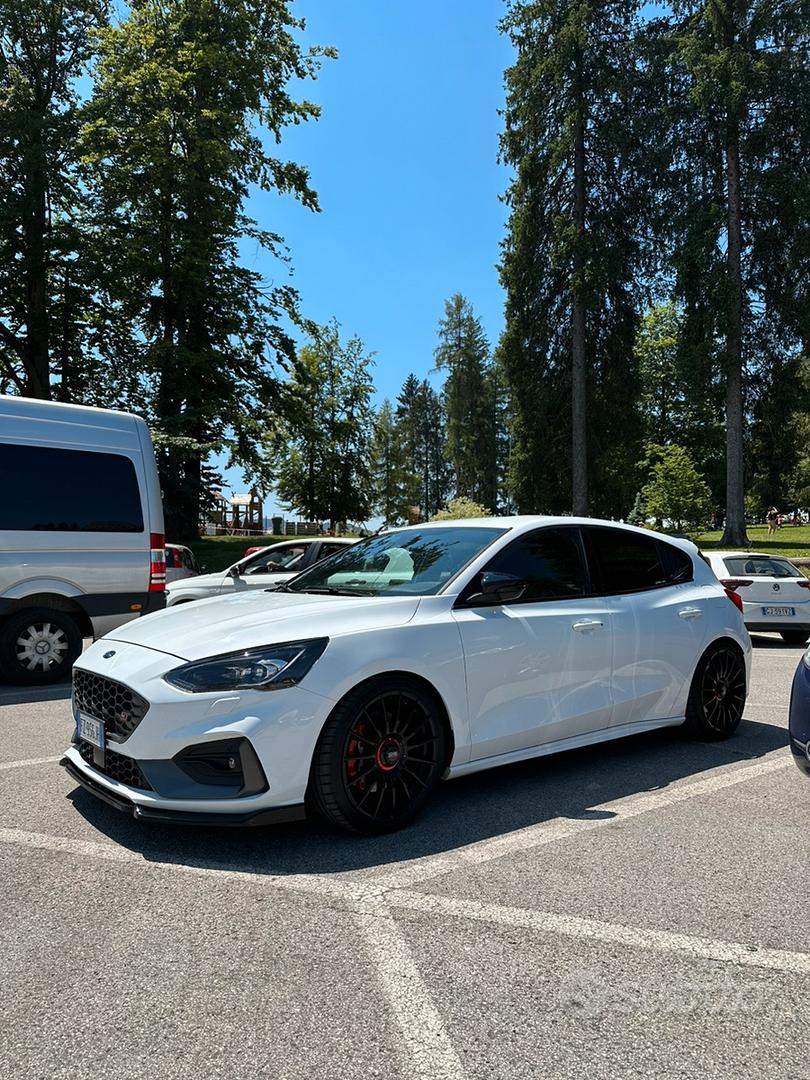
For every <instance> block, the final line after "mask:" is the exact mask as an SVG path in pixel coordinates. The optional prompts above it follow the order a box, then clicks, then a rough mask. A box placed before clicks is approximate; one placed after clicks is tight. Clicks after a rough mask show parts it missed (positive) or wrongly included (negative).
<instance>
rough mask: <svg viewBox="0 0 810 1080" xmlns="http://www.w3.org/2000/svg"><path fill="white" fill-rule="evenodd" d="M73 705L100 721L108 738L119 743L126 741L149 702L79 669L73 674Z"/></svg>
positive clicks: (125, 688) (132, 691)
mask: <svg viewBox="0 0 810 1080" xmlns="http://www.w3.org/2000/svg"><path fill="white" fill-rule="evenodd" d="M73 702H74V704H75V706H76V707H77V708H78V709H80V710H81V711H82V712H84V713H87V715H88V716H92V717H94V718H95V719H96V720H101V721H102V723H103V724H104V728H105V730H106V732H107V735H108V736H110V737H111V738H113V739H117V740H118V741H119V742H123V741H124V740H125V739H128V738H129V736H130V735H131V734H132V732H133V731H134V730H135V728H136V727H137V726H138V724H140V722H141V720H143V718H144V716H146V713H147V712H148V710H149V702H148V701H146V700H145V699H144V698H142V697H141V696H140V694H136V693H135V691H134V690H130V689H129V687H128V686H123V685H122V684H121V683H118V682H115V681H114V680H113V679H105V678H104V677H103V676H102V675H94V674H93V673H92V672H90V671H82V670H81V669H80V668H77V669H76V670H74V672H73Z"/></svg>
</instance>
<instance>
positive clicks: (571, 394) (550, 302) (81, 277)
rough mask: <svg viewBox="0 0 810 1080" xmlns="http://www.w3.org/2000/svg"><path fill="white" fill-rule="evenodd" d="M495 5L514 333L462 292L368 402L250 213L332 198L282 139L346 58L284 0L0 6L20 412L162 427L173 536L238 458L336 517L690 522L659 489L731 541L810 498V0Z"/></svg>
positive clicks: (6, 265)
mask: <svg viewBox="0 0 810 1080" xmlns="http://www.w3.org/2000/svg"><path fill="white" fill-rule="evenodd" d="M505 11H506V14H505V17H504V19H503V21H502V24H501V31H502V32H503V33H505V34H507V35H509V37H510V39H511V41H512V43H513V45H514V49H515V60H514V63H513V64H512V65H511V66H510V67H509V68H508V69H507V71H506V72H505V87H506V107H505V111H504V116H503V131H502V136H501V156H502V160H503V161H504V162H505V163H506V164H508V165H509V166H511V168H512V170H513V173H512V180H511V183H510V185H509V188H508V191H507V192H506V202H507V205H508V208H509V223H508V229H507V234H506V237H505V239H504V242H503V245H502V251H501V258H500V264H499V266H500V274H501V281H502V285H503V287H504V290H505V293H506V307H505V329H504V332H503V335H502V337H501V339H500V341H498V342H497V343H495V344H494V347H493V348H490V345H489V343H488V342H487V340H486V336H485V334H484V332H483V329H482V327H481V325H480V323H479V321H478V320H477V319H476V317H475V314H474V312H473V310H472V307H471V305H470V303H469V302H468V301H466V300H465V299H464V298H463V297H461V296H455V297H453V298H452V299H450V300H449V301H448V302H447V305H446V311H445V316H444V318H443V319H442V320H441V323H440V326H439V335H438V342H437V347H436V351H435V356H434V369H435V371H434V374H433V375H432V376H431V379H429V380H424V379H422V380H420V379H418V378H416V377H415V376H410V377H409V378H408V379H407V380H406V382H405V384H404V386H403V387H402V391H401V393H400V394H399V396H398V398H397V400H396V401H393V402H386V403H384V404H383V405H382V407H381V408H380V409H378V410H375V409H374V408H373V405H372V398H373V385H372V381H371V374H370V372H371V368H372V365H373V358H372V357H371V356H370V355H369V354H368V353H367V352H366V350H365V347H364V345H363V343H362V342H361V341H360V340H359V339H358V338H356V337H355V338H352V339H350V340H348V341H343V340H342V339H341V335H340V329H339V326H338V324H337V323H336V322H333V323H331V324H329V325H328V326H323V327H322V326H314V325H313V324H311V323H310V322H308V321H307V320H306V319H305V318H304V316H303V315H302V313H301V308H302V306H303V305H302V304H301V302H300V298H299V297H298V295H297V293H296V291H295V289H294V288H293V287H292V285H291V283H290V280H289V277H288V274H287V267H286V265H285V263H286V260H287V259H288V257H289V255H288V252H287V249H286V247H285V245H284V241H283V238H282V237H281V236H280V235H279V234H278V233H277V232H276V231H274V230H273V229H272V228H267V227H263V226H260V225H259V224H258V223H257V222H256V221H255V220H253V219H252V218H251V217H250V216H249V215H248V213H247V212H246V204H247V198H248V195H249V194H250V193H253V192H255V191H257V190H260V191H264V192H266V193H268V195H267V203H266V206H267V207H268V210H267V217H268V219H269V218H271V217H272V210H271V209H270V208H271V206H272V201H271V200H272V197H274V196H275V195H276V194H281V195H290V196H292V197H293V198H295V199H297V200H298V201H300V202H301V203H302V204H303V205H304V206H306V207H308V208H309V209H311V210H312V211H317V210H318V200H317V195H316V193H315V191H314V190H313V187H312V184H311V182H310V177H309V175H308V173H307V170H306V168H304V167H303V166H302V165H300V164H297V163H295V162H291V161H288V160H286V159H285V157H284V156H283V155H281V153H280V151H279V150H278V144H279V143H280V142H281V141H282V137H283V133H284V130H285V128H286V127H287V126H288V125H290V124H297V123H300V122H302V121H306V120H309V119H313V118H316V117H317V115H318V111H319V110H318V107H317V106H315V105H313V104H312V103H310V102H308V101H307V100H305V99H299V97H298V96H297V93H296V94H293V91H292V88H293V87H294V88H296V90H297V91H300V88H301V86H302V85H303V84H304V83H305V81H306V80H310V79H313V78H315V77H316V75H317V71H318V67H319V64H320V63H321V62H322V60H323V58H324V57H332V56H334V51H333V50H331V49H329V48H312V49H304V48H303V47H302V46H301V44H300V30H301V28H302V23H301V21H300V20H299V19H297V18H296V17H294V16H293V14H292V3H291V2H290V0H251V2H250V3H248V2H246V0H229V3H228V4H227V5H223V4H222V3H221V2H219V0H168V2H166V0H133V2H132V3H130V5H129V6H128V7H127V8H125V9H124V11H123V14H122V15H121V16H120V17H119V16H118V15H117V14H115V13H114V9H113V8H112V7H108V6H107V3H106V2H105V0H36V2H35V3H24V2H23V0H0V195H1V196H2V197H0V391H5V392H8V391H10V392H16V393H23V394H28V395H33V396H39V397H49V396H53V397H56V398H58V399H61V400H65V401H74V402H81V403H85V404H98V405H103V406H118V407H122V408H127V409H132V410H134V411H137V412H139V413H140V414H142V415H144V416H145V417H146V418H147V419H148V421H149V422H150V425H151V427H152V430H153V432H154V433H155V438H156V444H157V448H158V458H159V467H160V473H161V484H162V487H163V494H164V505H165V510H166V523H167V532H168V533H169V534H170V535H172V536H173V537H175V538H177V539H180V538H183V537H188V536H191V535H193V534H194V532H195V531H196V528H197V523H198V521H199V518H200V511H201V507H202V505H203V503H204V499H205V492H206V490H207V489H208V488H209V487H210V486H211V484H212V483H214V482H215V478H214V477H213V476H212V475H211V473H210V470H209V468H208V465H207V462H208V460H209V458H210V456H211V454H212V453H213V452H215V451H222V450H223V449H227V450H228V451H229V453H230V458H231V461H232V462H233V463H235V464H238V465H239V466H241V467H242V468H243V469H244V470H245V472H246V475H247V479H248V480H249V481H254V482H256V483H257V484H259V485H260V486H261V487H263V488H265V489H267V488H268V487H269V486H271V485H275V486H276V487H277V490H278V492H279V494H280V496H281V498H282V500H283V501H284V502H285V504H287V505H289V506H290V507H291V508H293V509H296V510H298V511H300V512H301V513H303V514H305V515H307V516H308V517H312V518H319V519H325V518H329V519H331V520H335V521H338V520H355V521H362V520H364V519H366V518H367V517H369V516H371V515H372V514H376V515H379V516H381V517H383V518H385V519H386V520H389V521H393V520H401V519H404V518H407V517H410V516H414V515H415V514H419V515H420V516H423V517H425V516H429V515H430V514H432V513H433V512H435V510H437V509H438V508H439V507H441V506H442V505H444V504H445V503H446V501H447V500H448V498H450V497H452V496H456V495H459V496H464V497H465V498H469V499H471V500H473V501H474V502H477V503H479V504H481V505H483V506H486V507H488V508H491V509H492V510H495V511H499V512H502V511H504V510H511V509H515V510H519V511H525V512H538V511H545V512H570V511H571V510H573V511H575V512H578V513H586V512H589V513H592V514H599V515H604V516H608V517H624V518H627V517H628V516H630V515H631V513H632V514H633V515H634V516H636V517H638V516H639V515H641V516H643V515H644V512H645V510H644V507H645V506H646V505H647V504H649V508H652V507H655V509H649V512H650V513H651V514H653V516H659V517H663V518H666V517H670V518H672V519H675V518H676V517H677V519H678V520H681V518H682V514H687V510H682V511H681V510H679V511H678V514H677V515H671V514H668V513H667V512H666V510H665V509H662V507H661V504H660V501H656V500H655V499H653V498H652V497H651V496H650V489H649V483H650V480H651V477H652V476H653V475H656V476H658V477H659V478H660V477H661V476H665V474H667V470H674V471H675V472H677V473H678V474H679V475H681V476H682V477H683V478H685V480H684V485H682V487H685V489H688V490H691V491H693V492H698V493H699V497H698V496H694V497H692V503H693V504H695V499H696V498H697V499H698V501H699V503H700V507H701V510H700V513H701V514H708V513H710V512H711V509H714V510H715V511H716V512H718V513H721V514H725V516H726V537H725V539H726V542H728V543H732V544H739V543H742V542H744V540H745V511H746V508H747V509H748V510H749V511H755V512H761V510H762V508H763V507H764V506H766V505H769V504H771V503H775V504H777V505H780V506H782V507H787V506H793V505H805V506H806V505H807V504H808V503H810V368H809V367H808V364H809V363H810V361H808V357H810V351H809V349H810V288H808V286H809V285H810V7H809V6H808V4H807V2H806V0H706V2H704V3H701V2H696V0H677V2H673V3H672V4H671V5H670V6H669V7H662V6H656V7H655V8H654V17H649V15H650V11H651V9H650V8H649V7H648V6H646V5H643V4H642V3H641V2H635V0H611V2H601V0H595V2H591V3H589V4H579V3H575V2H574V0H507V3H506V5H505ZM493 32H494V30H493ZM481 123H482V125H485V124H486V123H487V118H484V117H482V118H481ZM263 217H264V213H263ZM248 248H250V249H252V250H255V249H256V248H262V249H264V250H265V252H267V253H269V255H270V256H271V257H272V258H275V260H276V266H277V268H278V273H277V274H276V275H275V276H274V279H273V280H270V281H268V280H264V279H263V278H262V277H261V276H260V275H259V274H258V273H256V272H255V271H253V270H252V269H250V268H249V266H248V265H246V260H245V257H244V252H245V251H246V250H247V249H248ZM302 339H303V340H305V341H306V344H305V345H303V346H302V347H301V348H300V349H299V348H297V346H296V341H297V340H302ZM420 359H421V361H422V363H424V360H425V359H426V358H420ZM434 384H436V385H435V386H434ZM644 492H647V494H646V495H643V497H642V493H644ZM645 500H646V502H645ZM414 508H417V509H414ZM687 516H688V515H687ZM683 520H686V518H683Z"/></svg>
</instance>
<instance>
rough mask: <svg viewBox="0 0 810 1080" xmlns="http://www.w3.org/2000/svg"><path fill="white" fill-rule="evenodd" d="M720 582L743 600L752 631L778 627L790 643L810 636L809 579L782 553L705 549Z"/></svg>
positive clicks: (799, 641) (800, 642)
mask: <svg viewBox="0 0 810 1080" xmlns="http://www.w3.org/2000/svg"><path fill="white" fill-rule="evenodd" d="M703 554H704V557H705V558H706V559H708V560H709V565H710V566H711V568H712V570H714V572H715V574H717V577H718V578H719V580H720V583H721V584H722V585H724V586H725V587H726V588H727V589H729V590H730V591H732V592H735V593H737V595H738V596H739V598H740V599H741V601H742V613H743V618H744V619H745V625H746V626H747V627H748V629H749V630H751V631H757V630H758V631H760V632H762V631H776V632H778V633H780V634H781V635H782V638H783V640H784V641H786V642H787V644H788V645H804V643H805V642H806V641H807V639H808V637H810V579H808V578H806V577H805V576H804V575H803V574H802V572H801V571H800V570H797V569H796V567H795V566H794V565H793V563H792V562H790V561H789V560H788V559H786V558H784V556H782V555H758V554H754V553H753V552H750V551H705V552H704V553H703Z"/></svg>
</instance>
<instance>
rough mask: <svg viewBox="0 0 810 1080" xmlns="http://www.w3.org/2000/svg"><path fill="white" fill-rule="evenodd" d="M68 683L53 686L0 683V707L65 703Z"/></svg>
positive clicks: (67, 695)
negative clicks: (40, 702) (36, 703)
mask: <svg viewBox="0 0 810 1080" xmlns="http://www.w3.org/2000/svg"><path fill="white" fill-rule="evenodd" d="M70 687H71V684H70V683H69V682H61V683H55V684H54V685H53V686H8V685H6V684H3V683H0V705H30V704H33V703H34V702H37V701H67V700H68V699H69V698H70Z"/></svg>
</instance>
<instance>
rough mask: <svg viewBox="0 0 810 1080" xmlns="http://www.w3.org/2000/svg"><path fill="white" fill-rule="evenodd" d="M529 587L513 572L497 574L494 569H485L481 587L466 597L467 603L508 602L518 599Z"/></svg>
mask: <svg viewBox="0 0 810 1080" xmlns="http://www.w3.org/2000/svg"><path fill="white" fill-rule="evenodd" d="M528 587H529V585H528V582H526V581H523V580H521V578H519V577H515V575H514V574H499V573H498V572H497V571H495V570H485V571H484V572H483V574H481V587H480V590H479V591H478V592H477V593H473V595H472V596H470V597H468V599H467V603H468V604H508V603H510V602H511V601H513V600H519V599H520V598H521V596H523V594H524V593H525V592H526V589H527V588H528Z"/></svg>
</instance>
